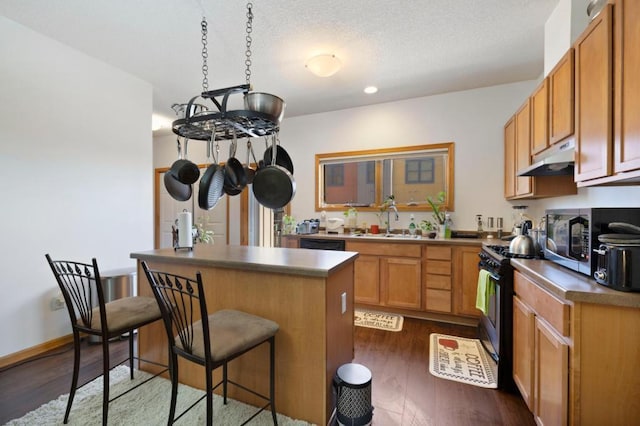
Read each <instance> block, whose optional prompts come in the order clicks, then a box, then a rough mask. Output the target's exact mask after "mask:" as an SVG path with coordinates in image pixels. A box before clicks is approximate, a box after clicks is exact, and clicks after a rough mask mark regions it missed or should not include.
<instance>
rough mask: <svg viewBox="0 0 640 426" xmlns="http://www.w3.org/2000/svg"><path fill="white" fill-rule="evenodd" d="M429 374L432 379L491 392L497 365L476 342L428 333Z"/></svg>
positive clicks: (495, 382) (494, 386) (478, 341)
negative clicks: (452, 381) (431, 375)
mask: <svg viewBox="0 0 640 426" xmlns="http://www.w3.org/2000/svg"><path fill="white" fill-rule="evenodd" d="M429 342H430V343H429V371H430V372H431V374H433V375H434V376H436V377H440V378H442V379H447V380H454V381H456V382H462V383H467V384H470V385H474V386H480V387H483V388H492V389H495V388H497V387H498V384H497V381H496V377H497V375H496V373H497V365H496V363H495V362H494V361H493V359H491V358H490V357H489V356H488V355H487V353H486V351H485V350H484V348H483V347H482V343H480V340H478V339H466V338H464V337H456V336H448V335H446V334H437V333H432V334H431V336H430V339H429Z"/></svg>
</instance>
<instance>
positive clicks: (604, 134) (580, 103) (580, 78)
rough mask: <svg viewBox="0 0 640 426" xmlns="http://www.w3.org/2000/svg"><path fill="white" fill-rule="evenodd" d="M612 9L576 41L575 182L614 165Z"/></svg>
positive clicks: (607, 172)
mask: <svg viewBox="0 0 640 426" xmlns="http://www.w3.org/2000/svg"><path fill="white" fill-rule="evenodd" d="M612 15H613V8H612V6H611V5H607V6H606V7H605V8H604V9H603V10H602V11H601V12H600V14H599V15H598V16H597V17H596V18H595V19H594V20H593V21H592V22H591V23H590V24H589V26H588V27H587V29H586V30H585V31H584V33H582V35H581V36H580V37H579V38H578V40H576V43H575V50H576V181H579V182H580V181H586V180H589V179H596V178H602V177H605V176H609V175H611V172H612V164H613V161H612V160H613V156H612V154H613V140H612V136H613V132H612V128H613V126H612V117H611V111H612V106H613V97H612V95H613V93H612V90H611V88H612V81H613V67H612V65H613V63H612V54H613V43H612V31H611V30H612V24H613V20H612Z"/></svg>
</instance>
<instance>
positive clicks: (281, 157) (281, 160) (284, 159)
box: [264, 134, 293, 174]
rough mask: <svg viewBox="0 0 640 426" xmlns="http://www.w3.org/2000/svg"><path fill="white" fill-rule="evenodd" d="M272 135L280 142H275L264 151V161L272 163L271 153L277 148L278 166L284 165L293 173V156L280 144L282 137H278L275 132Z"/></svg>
mask: <svg viewBox="0 0 640 426" xmlns="http://www.w3.org/2000/svg"><path fill="white" fill-rule="evenodd" d="M272 137H273V139H274V140H277V142H278V143H277V144H275V143H273V144H272V146H270V147H269V148H267V150H266V151H265V152H264V163H265V164H271V156H272V154H271V153H272V152H273V151H274V150H275V152H276V164H277V165H278V166H282V167H284V168H285V169H287V170H288V171H289V173H291V174H293V161H291V157H290V156H289V153H288V152H287V151H286V150H285V149H284V148H283V147H281V146H280V139H279V138H278V137H277V135H276V134H274V135H273V136H272ZM274 146H275V148H274Z"/></svg>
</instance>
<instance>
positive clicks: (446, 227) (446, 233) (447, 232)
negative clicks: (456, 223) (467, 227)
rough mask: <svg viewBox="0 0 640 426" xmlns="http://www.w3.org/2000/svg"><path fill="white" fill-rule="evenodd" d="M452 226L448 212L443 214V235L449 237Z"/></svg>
mask: <svg viewBox="0 0 640 426" xmlns="http://www.w3.org/2000/svg"><path fill="white" fill-rule="evenodd" d="M452 227H453V221H452V220H451V216H450V215H449V213H445V215H444V237H445V238H451V228H452Z"/></svg>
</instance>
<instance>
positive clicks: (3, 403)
mask: <svg viewBox="0 0 640 426" xmlns="http://www.w3.org/2000/svg"><path fill="white" fill-rule="evenodd" d="M431 333H443V334H451V335H455V336H461V337H475V329H474V328H471V327H464V326H457V325H451V324H444V323H438V322H431V321H424V320H416V319H411V318H405V321H404V327H403V330H402V331H400V332H389V331H381V330H373V329H370V328H362V327H356V332H355V359H354V362H357V363H360V364H363V365H365V366H367V367H368V368H369V369H370V370H371V372H372V374H373V383H372V403H373V406H374V407H375V408H374V416H373V424H374V425H377V426H394V425H402V426H427V425H435V426H440V425H443V426H444V425H452V426H453V425H455V426H461V425H474V426H478V425H492V426H495V425H514V426H515V425H518V426H520V425H525V426H526V425H534V424H535V422H534V421H533V416H532V415H531V413H530V412H529V410H528V409H527V407H526V405H525V403H524V401H523V400H522V398H520V396H519V395H517V394H510V393H506V392H502V391H498V390H492V389H483V388H479V387H475V386H470V385H465V384H462V383H457V382H452V381H448V380H443V379H439V378H437V377H434V376H432V375H431V374H430V373H429V356H428V353H429V334H431ZM83 345H85V347H84V351H83V353H82V357H83V367H82V370H81V377H80V380H81V381H82V382H84V381H86V380H89V379H91V378H93V377H95V376H96V375H98V374H99V373H100V371H101V369H102V364H101V362H102V361H101V349H100V345H90V344H87V343H83ZM111 353H112V355H111V358H112V359H114V360H121V359H124V358H125V357H126V354H127V343H126V341H124V340H123V341H119V342H118V341H117V342H112V343H111ZM72 365H73V350H72V349H71V346H68V347H66V348H62V349H58V350H56V351H52V353H50V354H48V356H46V357H42V358H40V359H37V360H33V361H30V362H26V363H23V364H21V365H19V366H16V367H13V368H9V369H5V370H3V371H1V372H0V424H5V423H6V422H7V421H9V420H11V419H14V418H17V417H21V416H22V415H24V414H25V413H27V412H29V411H31V410H33V409H35V408H37V407H39V406H40V405H42V404H44V403H45V402H48V401H50V400H52V399H55V398H57V397H58V396H59V395H61V394H64V393H68V392H69V385H70V380H71V371H72Z"/></svg>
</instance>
